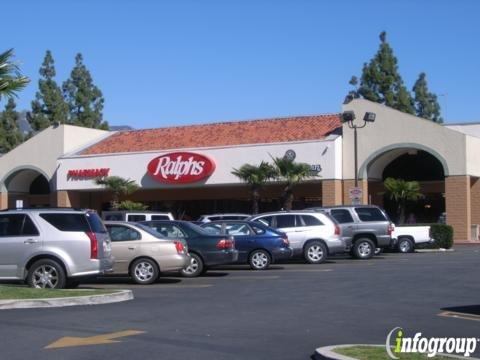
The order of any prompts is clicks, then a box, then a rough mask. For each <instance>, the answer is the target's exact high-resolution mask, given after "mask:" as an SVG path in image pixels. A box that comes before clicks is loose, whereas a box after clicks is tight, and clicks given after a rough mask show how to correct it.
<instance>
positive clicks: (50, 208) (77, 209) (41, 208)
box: [0, 206, 93, 211]
mask: <svg viewBox="0 0 480 360" xmlns="http://www.w3.org/2000/svg"><path fill="white" fill-rule="evenodd" d="M22 210H70V211H85V210H91V211H93V210H92V209H84V208H73V207H60V206H57V207H44V206H41V207H33V206H32V207H21V208H8V209H2V210H0V211H22Z"/></svg>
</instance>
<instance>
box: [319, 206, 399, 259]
mask: <svg viewBox="0 0 480 360" xmlns="http://www.w3.org/2000/svg"><path fill="white" fill-rule="evenodd" d="M311 210H315V211H321V212H324V213H326V214H329V215H330V216H331V217H333V218H334V219H335V220H336V221H337V222H338V223H339V224H340V227H341V230H342V238H343V240H344V241H345V243H346V244H347V246H348V249H349V250H350V254H351V255H352V256H353V257H356V258H357V259H370V258H371V257H372V256H373V255H374V254H375V249H376V248H379V249H383V248H389V247H390V246H391V242H392V232H393V230H394V226H393V223H392V222H391V221H390V219H389V218H388V216H387V214H386V213H385V212H384V211H383V210H382V209H380V208H379V207H378V206H374V205H347V206H332V207H318V208H311Z"/></svg>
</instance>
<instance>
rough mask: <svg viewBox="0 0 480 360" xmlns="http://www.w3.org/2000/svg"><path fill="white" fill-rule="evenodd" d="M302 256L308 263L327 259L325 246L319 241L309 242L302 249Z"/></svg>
mask: <svg viewBox="0 0 480 360" xmlns="http://www.w3.org/2000/svg"><path fill="white" fill-rule="evenodd" d="M303 256H304V257H305V260H306V261H307V262H308V263H309V264H320V263H322V262H324V261H325V260H326V259H327V247H326V246H325V244H324V243H322V242H320V241H312V242H309V243H308V244H307V245H306V246H305V249H304V250H303Z"/></svg>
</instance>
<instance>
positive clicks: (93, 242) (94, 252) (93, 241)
mask: <svg viewBox="0 0 480 360" xmlns="http://www.w3.org/2000/svg"><path fill="white" fill-rule="evenodd" d="M87 236H88V238H89V239H90V259H98V240H97V235H95V233H94V232H91V231H87Z"/></svg>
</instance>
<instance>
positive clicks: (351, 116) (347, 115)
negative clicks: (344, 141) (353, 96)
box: [341, 110, 377, 129]
mask: <svg viewBox="0 0 480 360" xmlns="http://www.w3.org/2000/svg"><path fill="white" fill-rule="evenodd" d="M376 116H377V115H376V114H375V113H373V112H368V111H367V112H366V113H365V115H364V116H363V125H362V126H357V125H353V121H354V120H355V119H356V117H355V112H354V111H352V110H348V111H344V112H343V113H342V114H341V119H342V123H344V124H345V123H348V126H349V127H351V128H352V129H353V128H362V127H364V126H365V125H366V124H367V122H374V121H375V118H376Z"/></svg>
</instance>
